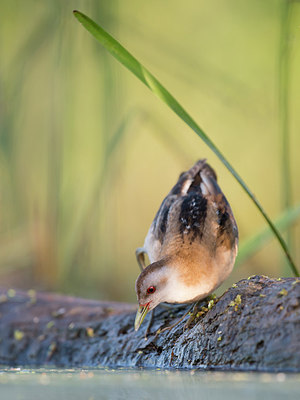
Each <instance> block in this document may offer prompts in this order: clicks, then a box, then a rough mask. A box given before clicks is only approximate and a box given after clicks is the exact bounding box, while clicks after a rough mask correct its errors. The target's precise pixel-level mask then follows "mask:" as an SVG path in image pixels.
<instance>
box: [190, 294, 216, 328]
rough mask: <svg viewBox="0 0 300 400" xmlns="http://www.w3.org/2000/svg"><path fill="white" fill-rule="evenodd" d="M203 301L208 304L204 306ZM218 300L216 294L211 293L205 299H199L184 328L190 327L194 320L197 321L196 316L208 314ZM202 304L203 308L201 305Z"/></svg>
mask: <svg viewBox="0 0 300 400" xmlns="http://www.w3.org/2000/svg"><path fill="white" fill-rule="evenodd" d="M203 302H207V306H203ZM216 302H217V300H216V295H214V294H211V295H209V296H207V297H205V299H202V300H198V301H197V302H196V303H195V304H194V306H193V311H192V313H191V315H190V318H189V319H188V320H187V322H186V324H185V325H184V329H188V328H189V326H190V325H191V323H192V322H194V321H195V319H196V318H199V317H201V316H202V315H204V314H206V313H207V311H208V310H210V309H211V308H212V307H213V306H214V304H215V303H216ZM201 304H202V306H201V308H200V309H199V306H200V305H201Z"/></svg>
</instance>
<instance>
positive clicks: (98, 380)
mask: <svg viewBox="0 0 300 400" xmlns="http://www.w3.org/2000/svg"><path fill="white" fill-rule="evenodd" d="M299 398H300V374H283V373H278V374H267V373H240V372H203V371H160V370H137V369H134V370H128V369H117V370H113V369H106V368H105V369H93V370H91V369H89V370H82V369H80V370H79V369H45V368H42V369H20V368H11V369H8V368H3V369H0V399H1V400H2V399H5V400H10V399H14V400H27V399H28V400H29V399H30V400H36V399H42V400H77V399H78V400H79V399H84V400H97V399H104V400H105V399H117V400H122V399H126V400H127V399H129V400H135V399H138V400H148V399H149V400H153V399H155V400H156V399H164V400H169V399H172V400H177V399H184V400H189V399H200V400H202V399H203V400H215V399H218V400H220V399H222V400H250V399H251V400H252V399H257V400H258V399H259V400H261V399H263V400H269V399H270V400H276V399H278V400H279V399H280V400H282V399H285V400H286V399H297V400H298V399H299Z"/></svg>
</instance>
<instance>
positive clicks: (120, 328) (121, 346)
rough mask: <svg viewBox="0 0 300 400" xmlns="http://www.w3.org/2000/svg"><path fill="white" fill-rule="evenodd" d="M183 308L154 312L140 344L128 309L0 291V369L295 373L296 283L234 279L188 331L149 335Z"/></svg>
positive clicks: (299, 310)
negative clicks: (22, 366)
mask: <svg viewBox="0 0 300 400" xmlns="http://www.w3.org/2000/svg"><path fill="white" fill-rule="evenodd" d="M187 307H188V306H181V307H174V308H170V309H165V308H163V307H158V308H157V310H156V312H155V318H154V323H153V325H152V329H151V331H152V332H153V333H152V334H150V335H149V336H148V338H147V340H145V337H144V336H145V329H146V325H147V320H145V322H144V323H143V325H142V327H141V329H140V330H139V331H138V332H135V331H134V329H133V323H134V317H135V310H136V305H132V304H125V303H113V302H98V301H91V300H84V299H78V298H72V297H66V296H60V295H55V294H48V293H35V292H34V291H29V292H27V293H26V292H21V291H14V290H11V289H10V290H5V289H2V290H0V364H5V365H13V366H16V365H26V366H41V365H52V366H53V365H55V366H59V367H74V366H81V367H82V366H93V367H94V366H100V365H101V366H112V367H120V366H122V367H160V368H205V369H232V370H256V371H300V280H299V279H296V278H282V279H280V280H279V279H270V278H267V277H263V276H254V277H251V278H249V279H246V280H242V281H240V282H238V283H237V284H236V285H233V287H231V288H230V289H229V290H227V291H226V292H225V293H224V294H223V295H222V296H221V297H220V299H219V301H218V302H217V303H216V304H215V305H214V306H213V307H212V308H210V309H209V310H208V311H206V310H204V314H203V315H201V316H200V317H199V318H198V319H197V320H196V321H195V322H194V323H193V325H192V326H190V327H189V328H188V329H184V325H185V322H186V320H184V321H182V322H181V323H179V324H178V325H177V326H176V327H174V328H173V329H172V330H171V331H165V332H163V333H161V334H159V335H158V336H155V332H156V331H157V330H158V329H159V328H163V327H164V326H166V325H168V324H171V323H173V322H174V321H175V320H176V318H179V317H180V316H181V315H183V314H184V313H185V312H186V309H187ZM147 318H149V317H147Z"/></svg>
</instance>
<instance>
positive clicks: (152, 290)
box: [147, 286, 156, 294]
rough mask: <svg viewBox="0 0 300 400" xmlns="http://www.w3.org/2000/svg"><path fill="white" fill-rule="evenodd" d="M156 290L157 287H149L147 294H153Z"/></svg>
mask: <svg viewBox="0 0 300 400" xmlns="http://www.w3.org/2000/svg"><path fill="white" fill-rule="evenodd" d="M155 290H156V287H155V286H149V287H148V289H147V293H148V294H152V293H154V292H155Z"/></svg>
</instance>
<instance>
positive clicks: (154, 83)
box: [74, 10, 299, 276]
mask: <svg viewBox="0 0 300 400" xmlns="http://www.w3.org/2000/svg"><path fill="white" fill-rule="evenodd" d="M74 16H75V17H76V18H77V20H78V21H79V22H80V23H81V24H82V25H83V26H84V27H85V28H86V29H87V30H88V31H89V32H90V33H91V34H92V35H93V36H94V37H95V38H96V39H97V40H98V41H99V42H100V43H101V44H102V45H103V46H104V47H105V48H106V50H108V51H109V52H110V53H111V54H112V55H113V56H114V57H115V58H116V59H117V60H118V61H120V63H121V64H123V65H124V66H125V67H126V68H128V69H129V70H130V71H131V72H132V73H133V74H134V75H135V76H136V77H137V78H138V79H139V80H140V81H142V82H143V83H144V84H145V85H146V86H148V88H149V89H150V90H151V91H152V92H153V93H154V94H155V95H156V96H157V97H159V98H160V99H161V100H162V101H163V102H164V103H165V104H167V106H168V107H170V108H171V109H172V110H173V111H174V112H175V113H176V114H177V115H178V116H179V117H180V118H181V119H182V120H183V121H184V122H185V123H186V124H187V125H188V126H190V128H192V130H193V131H194V132H196V134H197V135H198V136H200V138H201V139H202V140H203V141H204V142H205V143H206V144H207V145H208V147H209V148H210V149H211V150H212V151H213V152H214V153H215V154H216V155H217V157H218V158H219V159H220V160H221V161H222V163H223V164H224V165H225V167H226V168H227V169H228V170H229V171H230V172H231V174H232V175H233V176H234V177H235V179H236V180H237V181H238V182H239V184H240V185H241V186H242V188H243V189H244V190H245V192H246V193H247V194H248V196H249V197H250V198H251V199H252V201H253V202H254V204H255V205H256V207H257V208H258V209H259V211H260V212H261V214H262V215H263V217H264V218H265V220H266V221H267V223H268V224H269V226H270V228H271V230H272V231H273V233H274V235H275V236H276V237H277V240H278V241H279V243H280V245H281V247H282V249H283V251H284V252H285V254H286V257H287V259H288V261H289V264H290V267H291V269H292V271H293V272H294V274H295V275H296V276H299V272H298V270H297V267H296V265H295V263H294V261H293V259H292V257H291V255H290V253H289V250H288V247H287V245H286V243H285V241H284V239H283V238H282V236H281V234H280V233H279V231H278V230H277V228H276V227H275V225H274V224H273V222H272V221H271V219H270V218H269V217H268V215H267V214H266V212H265V211H264V209H263V208H262V206H261V205H260V203H259V202H258V200H257V199H256V198H255V196H254V195H253V193H252V192H251V191H250V189H249V188H248V187H247V185H246V184H245V182H244V181H243V180H242V178H241V177H240V176H239V174H238V173H237V172H236V171H235V170H234V168H233V167H232V166H231V165H230V163H229V161H227V159H226V158H225V157H224V156H223V154H222V153H221V151H220V150H219V149H218V148H217V146H216V145H215V144H214V143H213V142H212V141H211V140H210V138H209V137H208V136H207V135H206V133H205V132H204V131H203V130H202V129H201V128H200V126H199V125H198V124H197V123H196V122H195V120H194V119H193V118H192V117H191V116H190V115H189V114H188V113H187V112H186V111H185V109H184V108H183V107H182V106H181V105H180V104H179V103H178V101H177V100H176V99H175V98H174V97H173V96H172V95H171V93H170V92H169V91H168V90H167V89H166V88H165V87H164V86H162V84H161V83H160V82H159V81H158V80H157V79H156V78H155V76H153V75H152V74H151V72H149V71H148V70H147V69H146V68H145V67H144V66H143V65H142V64H141V63H140V62H139V61H138V60H137V59H136V58H135V57H134V56H133V55H131V54H130V53H129V52H128V51H127V50H126V49H125V48H124V47H123V46H122V45H121V44H120V43H119V42H118V41H117V40H116V39H114V38H113V37H112V36H111V35H110V34H109V33H107V32H106V31H105V30H104V29H103V28H101V26H99V25H98V24H96V23H95V22H94V21H93V20H91V19H90V18H89V17H87V16H86V15H84V14H83V13H81V12H80V11H76V10H75V11H74Z"/></svg>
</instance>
